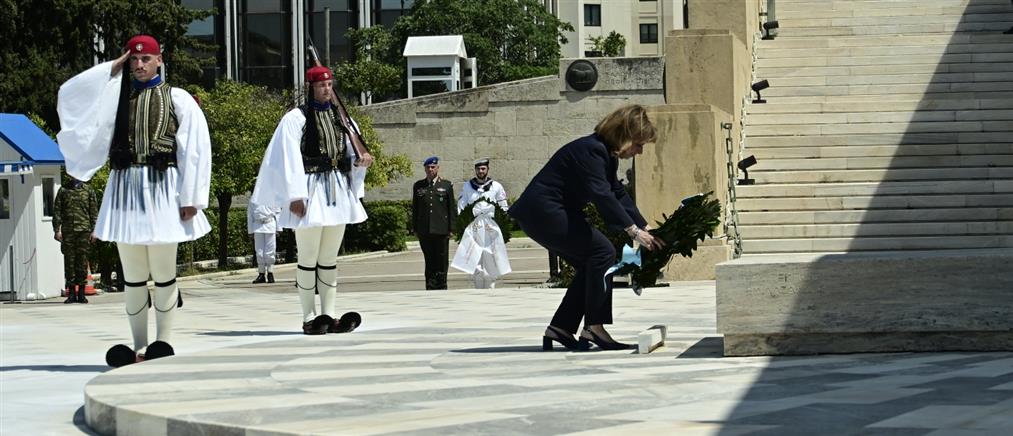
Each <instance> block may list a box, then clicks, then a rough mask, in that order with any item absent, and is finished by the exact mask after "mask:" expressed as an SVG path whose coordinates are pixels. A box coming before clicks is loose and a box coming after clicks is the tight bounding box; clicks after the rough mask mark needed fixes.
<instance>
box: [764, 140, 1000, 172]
mask: <svg viewBox="0 0 1013 436" xmlns="http://www.w3.org/2000/svg"><path fill="white" fill-rule="evenodd" d="M747 144H751V142H748V141H747ZM744 153H745V154H746V155H755V156H756V158H757V159H759V160H760V161H762V162H763V163H764V166H765V167H767V166H768V164H767V162H768V161H770V160H781V159H804V160H812V159H820V160H829V159H841V158H843V159H848V160H852V161H853V162H856V163H855V165H857V162H859V160H860V159H890V160H891V162H890V164H891V165H894V166H900V165H908V164H915V165H917V164H919V163H920V162H921V161H912V160H910V159H914V158H919V157H924V158H926V159H930V160H929V161H930V162H937V161H939V160H944V161H946V162H947V163H949V164H952V163H953V161H954V160H959V161H961V162H973V161H975V160H976V159H978V158H979V157H980V156H985V158H986V159H987V158H988V156H996V157H997V158H1000V159H1003V161H1005V159H1007V158H1008V156H1009V155H1013V144H1009V143H1007V144H998V143H996V144H905V145H837V146H810V147H756V146H750V147H748V148H747V149H746V150H745V151H744ZM965 158H969V159H970V160H969V161H965V160H964V159H965ZM864 164H867V165H871V164H872V163H870V162H864ZM919 166H921V165H919Z"/></svg>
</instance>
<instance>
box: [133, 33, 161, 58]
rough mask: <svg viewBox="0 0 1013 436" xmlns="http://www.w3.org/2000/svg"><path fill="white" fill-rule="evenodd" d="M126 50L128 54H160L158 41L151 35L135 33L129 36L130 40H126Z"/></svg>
mask: <svg viewBox="0 0 1013 436" xmlns="http://www.w3.org/2000/svg"><path fill="white" fill-rule="evenodd" d="M127 50H129V51H130V54H153V55H160V54H162V49H161V48H160V47H159V46H158V41H155V38H153V37H152V36H151V35H137V36H135V37H133V38H130V41H127Z"/></svg>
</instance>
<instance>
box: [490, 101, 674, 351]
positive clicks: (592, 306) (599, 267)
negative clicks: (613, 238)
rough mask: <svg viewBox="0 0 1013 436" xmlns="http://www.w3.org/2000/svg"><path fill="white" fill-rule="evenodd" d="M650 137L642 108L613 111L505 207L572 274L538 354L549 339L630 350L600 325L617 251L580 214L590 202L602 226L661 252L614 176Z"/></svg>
mask: <svg viewBox="0 0 1013 436" xmlns="http://www.w3.org/2000/svg"><path fill="white" fill-rule="evenodd" d="M655 138H656V133H655V130H654V125H653V124H651V121H650V120H649V119H648V118H647V112H646V110H645V109H644V108H643V107H642V106H639V105H632V106H625V107H622V108H619V109H617V110H615V111H614V112H612V113H611V114H609V115H608V116H606V117H605V119H603V120H601V122H599V123H598V125H597V126H595V128H594V134H592V135H590V136H585V137H583V138H580V139H577V140H576V141H573V142H570V143H569V144H566V145H564V146H563V147H562V148H560V149H559V151H557V152H556V154H554V155H553V156H552V158H551V159H549V162H548V163H546V164H545V167H544V168H542V170H541V171H539V172H538V174H537V175H535V177H534V178H533V179H532V180H531V182H530V183H529V184H528V187H527V189H525V190H524V193H522V194H521V196H520V198H518V199H517V201H516V202H515V203H514V205H513V206H512V207H511V208H510V215H511V216H512V217H514V218H515V219H516V220H517V221H518V222H519V223H520V226H521V228H522V229H524V232H525V233H527V235H528V236H530V237H531V239H534V240H535V241H536V242H538V243H539V244H541V245H542V246H544V247H545V248H547V249H549V251H551V252H556V253H558V254H559V255H560V256H561V257H562V258H563V259H565V260H566V261H567V262H569V263H570V265H572V266H573V267H574V269H575V270H576V271H575V273H574V277H573V281H572V282H571V283H570V287H569V288H568V289H567V290H566V295H565V296H564V297H563V301H562V302H561V303H560V304H559V308H558V309H556V314H555V316H553V317H552V321H551V322H550V323H549V326H548V327H547V328H546V329H545V336H544V337H543V339H542V347H543V349H545V350H551V349H552V342H553V341H555V342H558V343H560V344H562V345H563V346H565V347H566V348H569V349H586V348H587V342H588V341H590V342H594V343H595V345H597V346H598V347H599V348H602V349H606V350H621V349H627V348H632V347H633V346H632V345H629V344H623V343H620V342H616V341H615V340H614V339H612V337H611V336H610V335H609V334H608V332H607V331H605V328H604V324H611V323H612V277H611V275H610V276H609V277H605V271H606V270H607V269H608V268H609V267H610V266H612V265H613V264H614V263H615V262H616V253H615V249H614V248H613V247H612V244H611V243H610V242H609V240H608V239H607V238H606V237H605V235H603V234H602V233H601V232H600V231H598V230H597V229H595V228H593V227H591V225H590V224H589V223H588V222H587V217H586V216H585V215H584V212H583V210H582V209H583V208H584V205H586V204H587V203H589V202H590V203H594V205H595V206H597V208H598V212H599V213H600V214H601V216H602V218H603V219H604V220H605V223H606V224H608V225H610V226H612V227H620V228H623V229H625V230H626V232H627V234H629V235H630V237H632V238H633V239H634V240H637V241H639V242H640V243H641V244H642V245H643V246H644V247H646V248H647V249H655V248H658V247H661V246H662V242H661V240H660V239H655V238H654V237H652V236H651V234H650V233H648V232H646V231H644V227H645V226H647V222H646V221H645V220H644V217H643V216H642V215H641V214H640V211H638V210H637V207H636V205H634V204H633V201H632V199H630V197H629V195H628V194H627V193H626V189H625V188H624V187H623V186H622V184H620V183H619V181H618V180H617V178H616V172H617V170H618V167H619V159H629V158H632V157H633V156H635V155H638V154H640V153H642V152H643V150H644V144H647V143H650V142H654V140H655ZM581 319H583V320H584V330H583V331H582V332H581V333H580V340H577V339H575V338H574V336H573V335H575V334H576V333H577V327H578V326H579V325H580V321H581Z"/></svg>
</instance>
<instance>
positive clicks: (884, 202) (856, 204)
mask: <svg viewBox="0 0 1013 436" xmlns="http://www.w3.org/2000/svg"><path fill="white" fill-rule="evenodd" d="M735 207H736V208H737V209H738V210H739V211H743V212H746V211H755V212H773V211H827V210H856V209H860V210H867V209H932V208H962V207H1013V193H996V194H950V195H864V196H846V197H793V198H739V199H738V200H737V201H736V203H735Z"/></svg>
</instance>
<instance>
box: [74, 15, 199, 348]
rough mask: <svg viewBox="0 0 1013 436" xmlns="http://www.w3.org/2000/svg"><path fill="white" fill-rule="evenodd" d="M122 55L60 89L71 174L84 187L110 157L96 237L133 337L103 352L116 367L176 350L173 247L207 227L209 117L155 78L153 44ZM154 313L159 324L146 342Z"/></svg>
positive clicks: (148, 40) (144, 38)
mask: <svg viewBox="0 0 1013 436" xmlns="http://www.w3.org/2000/svg"><path fill="white" fill-rule="evenodd" d="M125 49H126V53H124V54H123V56H121V57H119V58H118V59H116V60H114V61H110V62H104V63H101V64H99V65H96V66H94V67H92V68H90V69H88V70H86V71H84V72H82V73H80V74H78V75H77V76H75V77H73V78H71V79H70V80H68V81H67V82H66V83H64V84H63V85H62V86H61V87H60V91H59V95H58V103H57V111H58V113H59V116H60V126H61V127H62V130H61V131H60V133H59V134H57V141H58V142H59V144H60V151H61V152H63V156H64V158H65V160H66V165H67V173H68V174H70V175H71V176H73V177H74V178H75V179H78V180H83V181H87V180H89V179H91V178H92V176H94V175H95V172H96V171H98V169H99V168H101V167H102V166H103V165H104V164H105V163H106V162H107V161H108V163H109V166H110V168H111V170H110V172H109V180H108V182H107V183H106V188H105V193H104V195H103V197H102V206H101V207H100V209H99V214H98V220H97V223H96V225H95V231H94V235H95V237H96V238H98V239H101V240H103V241H111V242H115V243H116V247H117V250H118V251H119V255H120V261H121V262H122V264H123V274H124V276H125V282H124V284H125V290H126V295H125V301H126V304H125V306H126V312H127V319H128V320H129V323H130V331H131V333H132V334H133V347H132V348H131V347H128V346H126V345H116V346H114V347H112V348H111V349H110V350H109V351H108V352H107V353H106V362H107V363H108V364H109V365H110V366H113V367H118V366H123V365H126V364H130V363H134V362H139V361H142V360H150V359H155V358H159V357H164V356H169V355H172V354H174V350H173V348H172V346H171V345H169V342H170V340H171V334H172V323H173V317H174V315H175V313H176V310H177V309H178V308H179V307H182V305H183V299H182V296H181V294H180V293H179V289H178V287H177V286H176V248H177V246H178V244H179V243H180V242H184V241H193V240H195V239H197V238H200V237H201V236H204V235H205V234H207V233H208V232H209V231H210V230H211V226H210V225H209V224H208V221H207V218H205V216H204V213H203V212H202V210H203V209H205V208H206V207H207V206H208V191H209V189H210V186H211V138H210V136H209V134H208V126H207V121H206V120H205V118H204V113H203V112H201V109H200V107H199V106H198V105H197V102H196V101H195V100H194V98H193V97H192V96H191V95H190V94H189V93H187V92H186V91H184V90H182V89H179V88H172V87H170V86H169V85H167V84H166V83H165V82H164V81H163V80H162V77H161V76H160V75H159V74H158V72H159V67H161V66H162V55H161V49H160V47H159V44H158V41H156V40H155V38H153V37H151V36H148V35H137V36H134V37H133V38H130V40H129V41H128V42H127V45H126V47H125ZM121 71H122V74H121ZM149 278H150V279H151V280H152V281H153V282H154V285H155V292H154V299H152V296H151V294H150V293H149V291H148V283H147V281H148V279H149ZM149 308H154V309H155V324H156V337H155V338H156V340H155V342H152V343H150V344H149V343H148V309H149Z"/></svg>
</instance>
